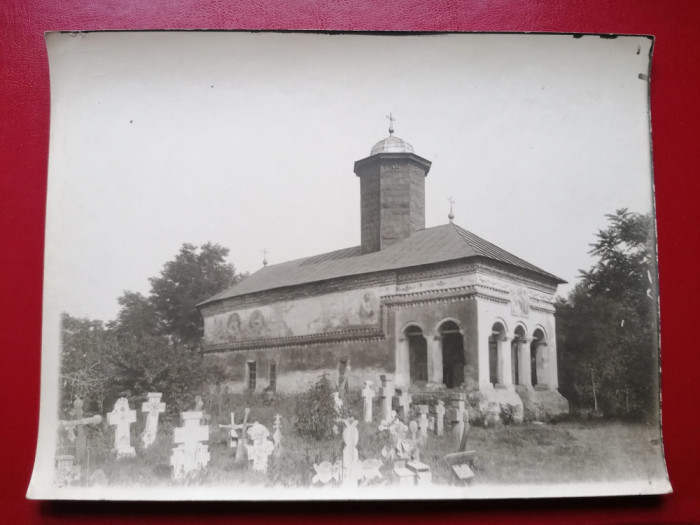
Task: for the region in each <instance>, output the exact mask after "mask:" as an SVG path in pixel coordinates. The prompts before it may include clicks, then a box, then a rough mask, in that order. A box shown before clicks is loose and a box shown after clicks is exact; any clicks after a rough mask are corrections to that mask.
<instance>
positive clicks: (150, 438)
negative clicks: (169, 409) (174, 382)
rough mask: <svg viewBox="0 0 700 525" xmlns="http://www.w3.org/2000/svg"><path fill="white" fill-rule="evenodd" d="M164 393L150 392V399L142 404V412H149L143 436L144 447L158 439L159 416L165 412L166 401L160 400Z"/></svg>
mask: <svg viewBox="0 0 700 525" xmlns="http://www.w3.org/2000/svg"><path fill="white" fill-rule="evenodd" d="M162 396H163V394H161V393H158V392H149V393H148V401H144V403H143V405H141V412H144V413H146V414H148V416H147V417H146V428H145V429H144V431H143V435H142V436H141V441H142V442H143V446H144V448H148V447H150V446H151V445H152V444H153V443H155V441H156V435H157V433H158V417H159V415H160V414H162V413H163V412H165V403H161V402H160V398H161V397H162Z"/></svg>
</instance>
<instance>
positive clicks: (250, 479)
mask: <svg viewBox="0 0 700 525" xmlns="http://www.w3.org/2000/svg"><path fill="white" fill-rule="evenodd" d="M296 401H297V398H295V397H291V396H290V397H278V398H276V399H274V400H273V401H272V402H269V401H266V400H265V399H264V398H263V397H262V396H235V395H229V396H227V397H226V399H223V400H222V399H219V400H218V401H217V403H211V404H210V405H209V406H208V407H205V409H207V411H208V413H209V414H210V421H209V424H210V440H209V450H210V453H211V461H210V464H209V467H208V468H207V469H205V470H204V471H203V472H202V473H201V474H200V475H199V476H198V477H197V478H196V479H192V480H189V481H188V482H187V483H196V484H205V485H224V486H225V485H231V486H235V485H237V484H241V483H245V484H254V485H262V486H292V487H294V486H309V485H310V484H311V478H312V477H313V475H314V470H313V464H314V463H320V462H321V461H331V462H333V461H336V460H338V459H340V458H341V454H342V439H341V438H340V436H337V437H334V438H331V439H327V440H322V441H315V440H309V439H306V438H302V437H301V436H299V435H297V434H296V432H295V431H294V428H293V417H294V409H295V405H296ZM360 401H361V400H360V399H359V397H352V396H351V397H350V398H349V399H348V400H347V403H348V405H349V407H350V408H351V410H352V411H353V413H355V414H356V415H359V414H360V413H361V408H360ZM244 407H250V409H251V415H250V422H252V421H258V422H260V423H262V424H263V425H265V426H267V427H268V428H270V429H271V428H272V422H273V419H274V416H275V414H280V415H281V416H282V435H283V440H282V451H281V453H280V454H279V456H278V457H276V458H272V457H271V462H270V466H269V469H268V472H267V473H266V474H262V473H257V472H252V471H251V470H248V469H247V466H246V464H245V463H236V462H235V458H234V456H235V452H234V451H233V450H231V449H229V448H227V447H226V443H225V432H224V431H223V430H219V428H218V424H219V423H228V422H229V419H230V416H229V413H230V411H231V410H232V409H233V410H234V411H235V412H236V420H237V422H240V420H241V418H242V415H243V408H244ZM375 407H376V408H375V421H376V420H377V416H378V409H379V407H378V405H375ZM173 423H175V424H177V425H179V422H177V421H174V422H173ZM142 425H143V422H142V421H141V420H139V422H138V423H136V424H134V425H132V445H134V446H135V447H136V450H137V455H136V457H135V458H126V459H121V460H116V459H115V454H114V452H113V450H112V447H113V442H112V440H113V432H112V430H111V429H110V428H109V427H107V426H102V427H99V428H98V429H96V430H93V431H92V432H91V434H90V439H89V447H90V448H89V463H88V465H87V476H86V475H83V476H82V481H81V482H80V483H79V484H80V485H85V484H87V483H88V479H89V476H90V475H91V474H92V473H93V472H94V471H95V470H96V469H101V470H102V471H103V472H104V473H105V474H106V477H107V479H108V481H109V484H110V485H113V486H125V485H129V486H132V485H149V486H151V485H170V484H173V482H171V481H170V466H169V465H170V463H169V459H170V451H171V448H172V429H173V424H172V423H170V422H168V421H167V420H166V421H164V422H163V423H162V424H161V425H160V427H159V430H158V438H157V440H156V443H155V444H154V445H153V446H152V447H150V448H149V449H147V450H144V449H143V448H142V447H141V443H140V440H139V438H138V436H139V433H140V432H141V430H142ZM377 427H378V423H373V424H368V423H364V422H362V421H361V422H360V423H359V424H358V430H359V444H358V447H357V448H358V451H359V456H360V459H367V458H381V450H382V448H383V447H384V446H385V445H387V444H388V443H389V440H388V437H387V434H386V433H384V432H380V431H379V430H378V428H377ZM468 448H469V449H472V450H476V451H477V460H476V462H475V473H476V478H475V480H474V484H503V483H508V484H520V483H522V484H532V483H565V482H573V481H587V482H598V481H622V480H637V481H639V480H646V479H659V478H661V477H662V476H664V466H663V460H662V456H661V446H660V442H659V432H658V429H656V428H653V427H649V426H646V425H644V424H640V423H627V422H617V421H595V422H582V421H575V420H569V421H563V422H559V423H556V424H547V425H540V424H523V425H518V426H499V427H495V428H482V427H475V426H472V427H471V429H470V431H469V438H468ZM455 450H456V449H455V447H454V445H453V443H452V442H451V440H450V438H449V436H448V435H445V436H444V437H441V438H438V437H436V436H433V435H432V434H431V435H430V437H429V439H428V442H427V443H426V445H425V446H424V447H423V448H422V451H421V460H422V461H423V462H425V463H427V464H428V465H429V466H430V467H431V470H432V476H433V482H434V483H436V484H447V483H450V482H451V473H450V472H449V470H448V468H447V466H446V465H445V464H444V462H443V460H442V458H443V456H444V455H445V454H447V453H450V452H454V451H455ZM59 453H70V450H68V449H61V450H60V452H59ZM391 469H392V466H391V464H390V462H388V461H385V464H384V467H382V472H383V473H384V474H385V478H388V477H390V476H389V473H390V472H391ZM84 474H85V471H84ZM179 484H180V485H181V484H182V483H179Z"/></svg>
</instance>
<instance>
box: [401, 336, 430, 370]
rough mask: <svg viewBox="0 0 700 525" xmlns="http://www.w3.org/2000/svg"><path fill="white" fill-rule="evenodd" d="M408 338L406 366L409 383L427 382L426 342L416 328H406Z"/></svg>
mask: <svg viewBox="0 0 700 525" xmlns="http://www.w3.org/2000/svg"><path fill="white" fill-rule="evenodd" d="M406 337H407V338H408V366H409V368H408V369H409V374H410V378H411V383H414V382H416V381H425V382H427V381H428V342H427V341H426V340H425V337H423V330H421V329H420V328H419V327H417V326H409V327H408V328H406Z"/></svg>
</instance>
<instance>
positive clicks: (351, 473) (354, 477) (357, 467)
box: [343, 420, 362, 487]
mask: <svg viewBox="0 0 700 525" xmlns="http://www.w3.org/2000/svg"><path fill="white" fill-rule="evenodd" d="M358 438H359V434H358V432H357V420H349V421H346V424H345V429H344V430H343V442H344V443H345V446H344V447H343V485H345V486H350V487H357V483H358V481H360V479H361V478H362V464H361V463H360V460H359V456H358V453H357V441H358Z"/></svg>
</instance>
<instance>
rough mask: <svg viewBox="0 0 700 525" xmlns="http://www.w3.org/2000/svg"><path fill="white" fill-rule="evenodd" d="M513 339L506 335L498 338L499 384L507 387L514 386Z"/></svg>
mask: <svg viewBox="0 0 700 525" xmlns="http://www.w3.org/2000/svg"><path fill="white" fill-rule="evenodd" d="M512 341H513V339H512V338H510V337H508V336H506V337H502V338H500V339H499V340H498V343H497V344H498V385H499V386H501V387H505V388H506V389H509V390H510V389H512V388H513V364H512V359H511V343H512Z"/></svg>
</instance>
